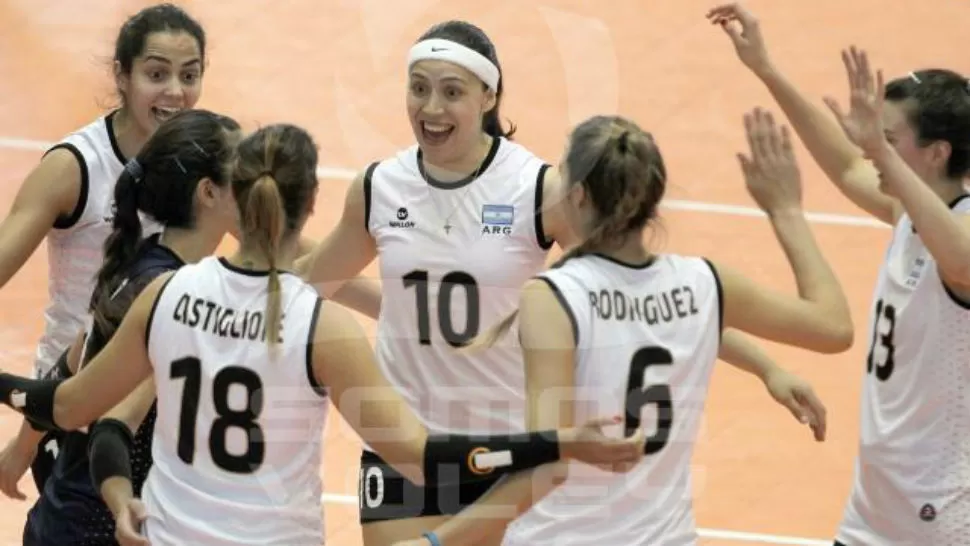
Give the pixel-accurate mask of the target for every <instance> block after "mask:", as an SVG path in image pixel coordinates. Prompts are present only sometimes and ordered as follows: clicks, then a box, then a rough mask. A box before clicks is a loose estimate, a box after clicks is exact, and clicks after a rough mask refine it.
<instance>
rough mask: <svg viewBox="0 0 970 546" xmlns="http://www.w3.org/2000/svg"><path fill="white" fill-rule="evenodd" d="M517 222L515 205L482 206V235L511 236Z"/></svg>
mask: <svg viewBox="0 0 970 546" xmlns="http://www.w3.org/2000/svg"><path fill="white" fill-rule="evenodd" d="M513 224H515V207H513V206H512V205H483V206H482V236H490V237H495V236H498V237H509V236H511V235H512V225H513Z"/></svg>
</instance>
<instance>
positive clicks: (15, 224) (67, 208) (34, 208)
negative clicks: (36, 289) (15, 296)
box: [0, 149, 81, 286]
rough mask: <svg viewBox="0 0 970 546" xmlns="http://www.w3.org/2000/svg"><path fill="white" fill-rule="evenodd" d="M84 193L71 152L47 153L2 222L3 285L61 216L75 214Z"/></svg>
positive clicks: (0, 260)
mask: <svg viewBox="0 0 970 546" xmlns="http://www.w3.org/2000/svg"><path fill="white" fill-rule="evenodd" d="M80 192H81V166H80V165H79V164H78V162H77V159H75V157H74V155H73V154H71V152H69V151H67V150H64V149H57V150H54V151H52V152H50V153H49V154H47V155H46V156H45V157H44V159H43V160H41V162H40V164H39V165H38V166H37V167H36V168H35V169H34V170H33V171H32V172H31V173H30V174H29V175H27V179H26V180H24V183H23V185H22V186H21V187H20V190H19V191H18V192H17V196H16V197H15V198H14V202H13V205H12V206H11V208H10V212H9V213H8V214H7V217H6V218H4V219H3V221H2V222H0V286H3V285H5V284H7V282H8V281H9V280H10V279H11V278H12V277H13V276H14V275H15V274H16V273H17V271H19V270H20V268H21V267H22V266H23V265H24V263H25V262H26V261H27V259H28V258H30V256H31V254H33V253H34V250H36V249H37V247H38V246H39V245H40V243H41V241H43V240H44V237H46V236H47V233H48V232H49V231H50V230H51V229H52V228H53V226H54V223H55V222H56V221H57V219H58V218H60V217H66V216H68V215H70V214H71V212H73V210H74V208H75V206H76V205H77V202H78V199H79V197H80Z"/></svg>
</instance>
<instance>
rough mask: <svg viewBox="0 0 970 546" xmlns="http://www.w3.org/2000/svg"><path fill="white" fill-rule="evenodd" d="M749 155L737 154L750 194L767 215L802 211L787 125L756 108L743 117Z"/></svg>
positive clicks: (799, 185) (798, 178) (798, 182)
mask: <svg viewBox="0 0 970 546" xmlns="http://www.w3.org/2000/svg"><path fill="white" fill-rule="evenodd" d="M744 129H745V133H746V135H747V138H748V147H749V148H750V153H751V155H750V156H746V155H744V154H738V161H739V162H740V163H741V171H742V172H743V173H744V181H745V185H746V187H747V190H748V193H750V194H751V197H753V198H754V200H755V201H756V202H757V203H758V206H759V207H761V209H762V210H763V211H765V213H766V214H767V215H768V216H773V215H775V214H776V213H779V212H782V211H793V210H797V211H800V210H801V206H802V177H801V172H800V171H799V169H798V162H797V161H796V160H795V152H794V150H793V148H792V143H791V135H790V134H789V132H788V128H787V127H785V126H782V127H781V128H780V129H779V127H778V126H777V125H775V120H774V118H773V117H772V115H771V114H770V113H769V112H766V111H764V110H762V109H760V108H756V109H755V110H754V111H752V112H751V113H749V114H746V115H745V116H744Z"/></svg>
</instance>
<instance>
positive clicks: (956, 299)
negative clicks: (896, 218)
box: [910, 193, 970, 311]
mask: <svg viewBox="0 0 970 546" xmlns="http://www.w3.org/2000/svg"><path fill="white" fill-rule="evenodd" d="M968 198H970V194H966V193H964V194H962V195H958V196H957V197H956V199H954V200H952V201H950V202H949V203H948V204H947V206H948V207H950V210H953V209H954V208H956V206H957V205H959V204H960V202H961V201H963V200H964V199H968ZM910 224H911V225H910V228H911V229H912V230H913V233H916V225H915V224H912V220H910ZM937 277H939V279H940V285H941V286H943V291H944V292H946V295H947V296H949V298H950V301H952V302H953V303H955V304H956V305H957V306H958V307H960V308H962V309H966V310H968V311H970V301H968V300H964V299H963V298H961V297H960V296H958V295H957V293H956V292H954V291H953V290H952V289H950V287H949V286H947V285H946V281H944V280H943V275H940V274H939V272H937Z"/></svg>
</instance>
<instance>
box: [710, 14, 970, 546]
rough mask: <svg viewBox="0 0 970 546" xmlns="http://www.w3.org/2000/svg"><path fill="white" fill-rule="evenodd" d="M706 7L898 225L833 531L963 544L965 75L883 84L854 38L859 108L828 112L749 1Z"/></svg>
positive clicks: (839, 166)
mask: <svg viewBox="0 0 970 546" xmlns="http://www.w3.org/2000/svg"><path fill="white" fill-rule="evenodd" d="M710 16H711V18H712V20H713V22H715V23H721V24H723V25H724V26H725V29H727V30H728V34H729V36H731V38H732V41H733V42H734V44H735V47H736V48H737V50H738V54H739V56H740V58H741V59H742V61H743V62H744V63H745V64H746V65H747V66H748V67H749V68H750V69H751V70H752V71H753V72H754V73H755V75H757V76H758V77H759V78H760V79H761V80H762V82H764V83H765V85H766V86H767V87H768V89H769V90H770V91H771V93H772V95H773V96H774V97H775V100H776V101H777V102H778V104H779V105H780V106H781V107H782V109H784V111H785V113H786V114H787V115H788V118H789V119H790V120H791V123H792V125H793V126H794V128H795V130H796V131H798V133H799V135H800V136H801V138H802V140H803V141H804V142H805V144H806V146H807V147H808V149H809V151H810V152H811V153H812V156H813V157H814V158H815V160H816V161H817V162H818V163H819V165H820V166H821V167H822V169H823V170H824V171H825V173H826V174H827V175H828V177H829V179H830V180H832V182H833V183H835V185H836V186H837V187H838V188H839V189H840V190H841V191H842V193H843V194H844V195H845V196H846V197H847V198H849V199H850V200H851V201H852V202H853V203H855V204H856V205H857V206H859V207H860V208H862V209H863V210H865V211H867V212H869V213H870V214H871V215H872V216H874V217H875V218H878V219H879V220H882V221H883V222H885V223H887V224H890V225H892V226H893V234H892V239H891V241H890V243H889V248H888V249H887V252H886V256H885V259H884V261H883V263H882V265H881V267H880V271H879V278H878V280H877V284H876V291H875V294H874V297H873V302H872V306H871V311H870V312H871V316H870V324H869V336H870V337H869V340H868V343H869V351H868V356H867V358H866V363H865V367H864V369H863V370H862V374H863V376H864V380H863V384H862V404H861V405H862V408H861V422H860V433H861V437H860V442H859V444H860V445H859V453H858V456H857V457H856V462H855V476H854V481H853V487H852V492H851V494H850V496H849V499H848V502H847V504H846V506H845V511H844V515H843V519H842V522H841V525H840V526H839V529H838V532H837V534H836V544H841V545H845V546H862V545H868V544H934V545H935V544H939V545H941V546H947V545H956V544H965V543H966V536H967V532H968V529H970V528H968V522H970V455H968V453H970V451H968V449H967V446H968V444H970V426H968V420H967V415H970V398H968V396H967V393H968V391H970V376H968V371H967V370H968V368H967V358H966V355H967V352H968V350H970V322H968V320H970V312H968V309H970V303H968V302H970V275H968V273H967V272H968V271H970V267H968V261H967V260H968V258H967V256H970V253H968V248H970V223H968V220H967V218H968V212H970V199H968V198H967V194H966V189H965V188H964V180H965V177H966V176H967V174H968V173H970V83H968V81H967V78H966V77H965V76H963V75H960V74H957V73H955V72H953V71H950V70H944V69H924V70H917V71H914V72H911V73H910V74H909V75H907V76H903V77H899V78H895V79H893V80H892V81H890V82H888V84H886V85H883V81H882V76H881V74H880V75H879V76H878V77H876V76H874V75H873V73H872V69H871V67H870V65H869V61H868V58H867V57H866V55H865V54H864V53H863V52H861V51H858V50H856V49H855V48H852V49H850V50H849V51H844V52H843V53H842V59H843V62H844V63H845V66H846V71H847V74H848V80H849V90H850V104H851V111H850V112H849V113H848V114H844V113H842V111H841V110H840V109H839V108H838V104H837V103H836V102H835V101H833V100H832V99H827V100H826V103H827V104H828V105H829V106H830V108H832V109H833V110H834V112H835V113H836V116H835V118H833V117H831V116H829V115H827V114H826V113H824V112H823V111H822V109H820V108H816V107H815V106H813V105H812V104H811V103H810V102H809V101H808V100H807V99H806V98H805V97H804V96H803V94H802V93H800V92H799V91H798V90H797V89H796V88H795V87H794V85H793V84H792V83H790V82H789V81H788V79H787V78H786V77H785V76H784V75H783V74H782V73H781V72H780V71H779V69H778V68H777V66H776V65H775V64H774V63H772V62H771V61H770V60H769V58H768V54H767V51H766V48H765V45H764V40H763V38H762V37H761V33H760V30H759V28H758V25H757V21H756V20H755V18H754V16H753V15H752V14H751V13H750V12H749V11H747V10H746V9H744V8H743V7H739V6H734V5H732V6H725V7H720V8H717V9H715V10H714V11H712V12H711V15H710ZM738 24H740V27H741V30H740V32H739V31H738V28H737V25H738ZM840 122H841V124H842V127H840Z"/></svg>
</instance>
